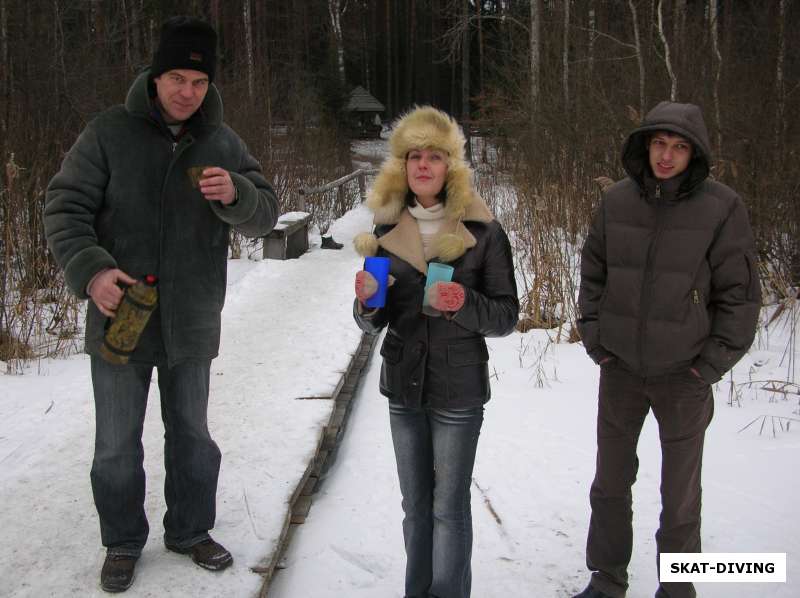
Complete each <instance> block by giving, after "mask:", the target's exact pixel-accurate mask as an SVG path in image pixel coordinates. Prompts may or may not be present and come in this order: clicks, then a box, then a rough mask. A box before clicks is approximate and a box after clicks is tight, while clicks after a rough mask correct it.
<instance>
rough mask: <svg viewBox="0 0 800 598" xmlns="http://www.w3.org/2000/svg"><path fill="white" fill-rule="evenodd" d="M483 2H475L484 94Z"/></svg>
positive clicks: (481, 83) (477, 0)
mask: <svg viewBox="0 0 800 598" xmlns="http://www.w3.org/2000/svg"><path fill="white" fill-rule="evenodd" d="M482 4H483V3H482V2H481V1H480V0H476V2H475V19H476V20H477V21H478V89H480V91H481V92H483V18H482V17H483V10H482Z"/></svg>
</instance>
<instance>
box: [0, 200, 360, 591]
mask: <svg viewBox="0 0 800 598" xmlns="http://www.w3.org/2000/svg"><path fill="white" fill-rule="evenodd" d="M370 222H371V218H370V215H369V214H368V213H367V211H366V210H365V209H363V208H359V209H356V210H354V211H352V212H350V213H348V214H347V215H346V216H345V217H344V218H342V219H340V220H339V221H338V222H337V223H336V224H335V226H334V228H333V229H332V232H333V234H334V237H335V238H336V239H337V240H339V241H341V242H344V243H345V249H343V250H342V251H322V250H320V249H319V248H318V247H317V248H314V249H313V250H312V251H311V252H310V253H308V254H306V255H304V256H303V257H301V258H300V259H299V260H290V261H286V262H280V261H274V260H268V261H249V260H234V261H229V280H228V296H227V301H226V306H225V310H224V311H223V333H222V347H221V349H220V357H219V358H217V359H216V360H215V361H214V362H213V364H212V372H211V378H212V379H211V397H210V401H209V404H210V407H209V426H210V428H211V431H212V435H213V437H214V439H215V440H216V442H217V444H219V446H220V449H221V450H222V454H223V457H222V471H221V475H220V481H219V490H218V493H217V526H216V529H215V530H214V531H213V535H214V537H215V538H216V539H218V540H219V541H220V542H222V543H223V544H224V545H225V546H227V547H228V548H229V549H230V550H231V552H232V553H233V555H234V559H235V562H234V566H233V567H232V568H230V569H228V570H226V571H224V572H222V573H220V574H212V573H208V572H205V571H202V570H200V569H198V568H197V567H196V566H195V565H194V564H193V563H191V561H190V560H189V559H188V558H187V557H184V556H180V555H176V554H173V553H169V552H167V551H166V549H165V548H164V546H163V543H162V541H161V537H162V534H163V528H162V525H161V518H162V516H163V513H164V498H163V483H164V475H163V441H162V438H163V425H162V424H161V421H160V411H159V408H158V391H157V385H156V383H155V381H154V382H153V385H152V389H153V391H152V392H151V395H150V399H149V400H150V409H149V410H148V416H147V421H146V423H145V433H144V445H145V470H146V472H147V474H148V478H147V481H148V491H147V497H146V509H147V515H148V519H149V520H150V527H151V530H150V539H149V541H148V544H147V546H146V547H145V550H144V553H143V555H142V558H141V560H140V561H139V564H138V566H137V576H136V581H135V583H134V586H133V588H131V590H129V591H128V592H127V595H130V596H133V597H136V596H140V597H144V596H147V597H159V598H160V597H163V596H175V597H177V596H181V597H183V596H219V597H222V596H226V597H227V596H254V595H256V594H257V592H258V590H259V588H260V586H261V583H262V578H261V577H260V576H259V575H257V574H255V573H253V572H252V571H251V570H250V567H254V566H258V565H260V564H261V565H263V564H264V563H263V562H262V560H263V559H266V558H267V557H270V556H271V554H272V552H273V550H274V548H275V544H276V541H277V539H278V536H279V534H280V531H281V527H282V525H283V520H284V517H285V514H286V503H287V500H288V498H289V497H290V495H291V493H292V492H293V491H294V488H295V486H296V485H297V483H298V480H299V479H300V477H301V476H302V474H303V472H304V471H305V468H306V466H307V465H308V462H309V459H310V458H311V456H312V455H313V454H314V451H315V449H316V443H317V440H318V438H319V434H320V430H321V427H322V426H323V425H324V423H325V422H326V421H327V419H328V417H329V414H330V411H331V407H332V404H331V401H328V400H297V398H299V397H313V396H327V395H330V393H331V392H332V390H333V388H334V386H335V385H336V384H337V383H338V381H339V378H340V376H341V373H342V371H343V370H344V368H345V367H346V365H347V363H348V362H349V360H350V356H351V355H352V353H353V352H354V351H355V350H356V348H357V346H358V343H359V341H360V338H361V332H360V330H358V328H357V327H356V326H355V325H354V324H353V321H352V316H351V308H352V296H353V295H352V280H353V275H354V273H355V271H356V270H358V269H359V268H360V264H361V260H360V258H359V257H358V256H357V255H356V253H355V252H354V251H353V249H352V244H351V239H352V237H353V235H354V234H356V233H358V232H361V231H363V230H366V229H368V228H369V226H370ZM318 241H319V240H318V239H317V244H318ZM0 365H2V364H0ZM3 369H4V368H3ZM0 397H2V398H0V504H2V509H0V529H2V530H3V536H4V538H3V542H2V548H0V596H15V597H17V596H19V597H23V596H25V597H30V598H41V597H43V596H59V597H60V596H81V597H83V596H100V595H104V594H103V592H102V591H101V590H100V589H99V585H98V581H99V573H100V566H101V565H102V562H103V558H104V556H105V552H104V550H103V548H102V547H101V546H100V537H99V527H98V522H97V515H96V512H95V509H94V504H93V500H92V495H91V489H90V486H89V469H90V467H91V460H92V446H93V442H94V406H93V401H92V398H91V397H92V393H91V382H90V379H89V363H88V359H87V357H86V356H84V355H78V356H74V357H72V358H69V359H65V360H48V361H42V362H39V363H36V364H33V366H32V367H31V368H29V369H28V371H26V372H25V374H24V375H22V376H0Z"/></svg>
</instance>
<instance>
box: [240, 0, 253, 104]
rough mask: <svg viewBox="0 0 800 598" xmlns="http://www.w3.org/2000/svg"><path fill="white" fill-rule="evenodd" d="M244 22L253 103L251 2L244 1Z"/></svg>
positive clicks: (248, 92) (248, 80) (249, 89)
mask: <svg viewBox="0 0 800 598" xmlns="http://www.w3.org/2000/svg"><path fill="white" fill-rule="evenodd" d="M242 20H243V21H244V23H243V24H244V45H245V60H246V62H247V94H248V97H249V98H250V100H251V101H252V100H253V94H254V78H255V65H254V63H253V19H252V17H251V14H250V0H242Z"/></svg>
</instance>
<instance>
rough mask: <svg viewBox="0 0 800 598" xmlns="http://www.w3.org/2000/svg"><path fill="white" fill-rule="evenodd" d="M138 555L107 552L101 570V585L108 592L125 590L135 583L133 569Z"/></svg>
mask: <svg viewBox="0 0 800 598" xmlns="http://www.w3.org/2000/svg"><path fill="white" fill-rule="evenodd" d="M137 559H138V557H135V556H130V555H129V554H107V555H106V560H105V562H104V563H103V569H102V570H101V571H100V587H101V588H102V589H103V590H104V591H106V592H112V593H116V592H124V591H125V590H127V589H128V588H129V587H131V585H133V570H134V569H135V568H136V561H137Z"/></svg>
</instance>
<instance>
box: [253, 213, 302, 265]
mask: <svg viewBox="0 0 800 598" xmlns="http://www.w3.org/2000/svg"><path fill="white" fill-rule="evenodd" d="M309 222H311V214H309V213H307V212H289V213H288V214H283V215H282V216H281V217H280V218H278V223H277V224H276V225H275V228H273V229H272V232H271V233H269V234H268V235H267V236H266V237H264V254H263V255H264V259H272V260H289V259H293V258H298V257H300V256H301V255H303V254H304V253H305V252H306V251H308V225H309Z"/></svg>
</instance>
